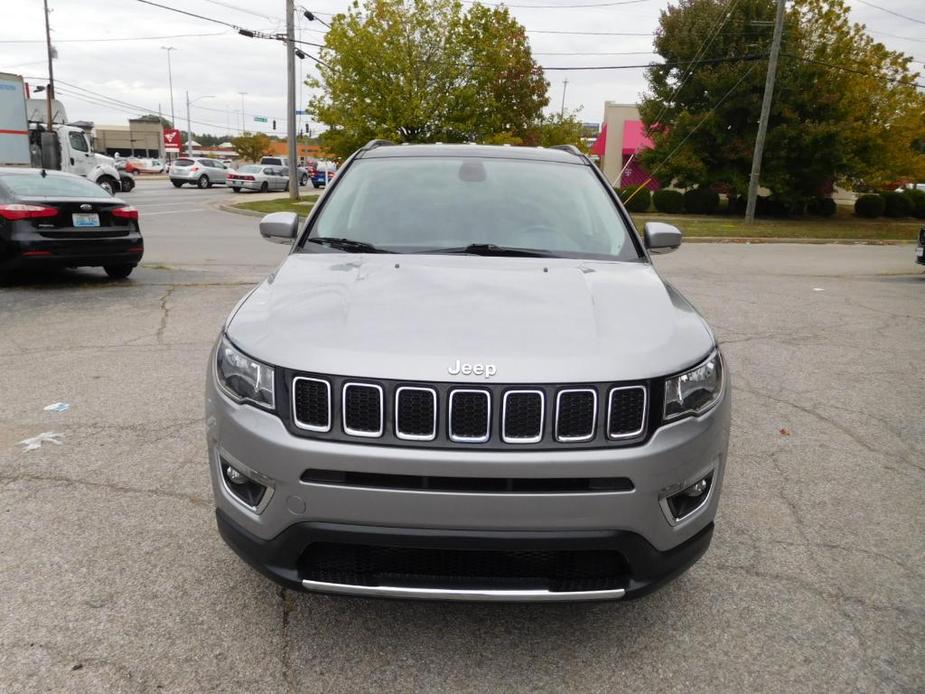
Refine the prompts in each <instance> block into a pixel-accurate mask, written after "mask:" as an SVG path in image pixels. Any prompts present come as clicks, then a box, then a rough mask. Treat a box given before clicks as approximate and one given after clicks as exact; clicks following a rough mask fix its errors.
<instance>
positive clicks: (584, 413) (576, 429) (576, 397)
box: [556, 388, 597, 442]
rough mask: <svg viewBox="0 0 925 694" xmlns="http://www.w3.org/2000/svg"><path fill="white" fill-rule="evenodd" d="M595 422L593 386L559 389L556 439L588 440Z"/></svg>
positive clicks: (570, 440)
mask: <svg viewBox="0 0 925 694" xmlns="http://www.w3.org/2000/svg"><path fill="white" fill-rule="evenodd" d="M596 423H597V391H596V390H594V389H593V388H580V389H570V390H560V391H559V393H558V395H556V440H557V441H566V442H573V441H588V440H590V439H591V438H593V437H594V429H595V424H596Z"/></svg>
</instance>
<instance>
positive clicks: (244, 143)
mask: <svg viewBox="0 0 925 694" xmlns="http://www.w3.org/2000/svg"><path fill="white" fill-rule="evenodd" d="M231 143H232V144H233V145H234V149H235V151H236V152H237V153H238V157H239V158H241V159H243V160H244V161H253V162H256V161H260V157H264V156H266V155H267V154H269V153H270V138H269V137H267V136H266V135H264V134H263V133H244V134H243V135H240V136H238V137H236V138H234V139H232V141H231Z"/></svg>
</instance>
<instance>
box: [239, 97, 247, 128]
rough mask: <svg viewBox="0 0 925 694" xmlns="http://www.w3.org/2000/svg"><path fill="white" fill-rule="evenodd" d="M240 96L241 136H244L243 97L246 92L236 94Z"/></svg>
mask: <svg viewBox="0 0 925 694" xmlns="http://www.w3.org/2000/svg"><path fill="white" fill-rule="evenodd" d="M238 94H240V95H241V134H242V135H243V134H244V97H245V96H247V92H238Z"/></svg>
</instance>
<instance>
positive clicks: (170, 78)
mask: <svg viewBox="0 0 925 694" xmlns="http://www.w3.org/2000/svg"><path fill="white" fill-rule="evenodd" d="M161 50H163V51H167V84H169V85H170V122H171V124H172V125H173V127H175V128H176V127H177V114H176V113H174V110H173V67H172V66H171V64H170V51H175V50H177V49H176V48H174V47H173V46H161Z"/></svg>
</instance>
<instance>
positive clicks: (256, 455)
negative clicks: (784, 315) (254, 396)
mask: <svg viewBox="0 0 925 694" xmlns="http://www.w3.org/2000/svg"><path fill="white" fill-rule="evenodd" d="M729 392H730V385H729V381H728V379H727V383H726V390H725V393H724V395H723V397H722V399H721V400H720V402H719V403H718V404H717V405H716V406H715V407H714V408H713V409H711V410H710V411H709V412H707V413H705V414H704V415H702V416H701V417H691V418H687V419H684V420H681V421H678V422H674V423H672V424H669V425H665V426H663V427H661V428H660V429H659V430H658V431H656V432H655V433H653V434H652V436H651V437H650V438H649V439H648V441H647V442H645V443H644V444H642V445H639V446H632V447H626V448H600V449H582V450H564V451H562V452H559V451H548V450H547V451H535V452H529V451H516V452H509V451H478V450H433V449H424V448H399V447H385V446H375V445H363V444H351V443H342V442H332V441H320V440H313V439H306V438H300V437H295V436H292V435H291V434H290V433H289V432H288V431H287V430H286V427H285V426H284V425H283V422H282V421H281V420H280V419H279V418H278V417H277V416H276V415H275V414H271V413H268V412H265V411H262V410H260V409H258V408H256V407H252V406H248V405H239V404H236V403H234V402H233V401H231V400H230V399H228V398H227V397H226V396H225V395H224V394H223V393H222V392H221V391H219V390H218V389H217V388H216V385H215V381H214V373H213V372H212V370H211V369H210V375H209V378H208V381H207V388H206V422H207V439H208V447H209V459H210V463H211V464H210V470H211V475H212V482H213V494H214V497H215V504H216V507H217V517H218V524H219V529H220V532H221V534H222V536H223V537H224V538H225V540H226V542H228V544H229V545H231V547H232V548H234V550H235V551H236V552H237V553H238V554H239V555H241V556H242V557H243V558H244V559H245V560H246V561H248V562H249V563H250V564H252V565H253V566H255V567H256V568H258V569H259V570H260V571H261V572H263V573H264V574H266V575H268V576H270V577H271V578H273V579H274V580H277V581H279V582H281V583H283V584H284V585H287V586H289V587H292V588H298V587H302V588H306V589H309V590H319V591H324V592H338V593H348V594H361V595H372V596H384V597H419V598H437V599H475V600H588V599H612V598H618V597H623V596H626V597H633V596H638V595H642V594H645V593H646V592H648V591H650V590H652V589H654V588H656V587H657V586H659V585H661V584H662V583H663V582H665V581H667V580H670V579H671V578H672V577H674V576H676V575H678V574H679V573H681V572H683V571H684V570H686V569H687V568H688V567H689V566H690V565H691V564H693V563H694V562H695V561H696V560H697V559H698V558H699V557H700V556H701V555H702V554H703V552H704V551H706V549H707V547H708V546H709V543H710V538H711V535H712V528H713V518H714V516H715V514H716V508H717V505H718V502H719V495H720V489H721V486H722V479H723V471H724V467H725V461H726V449H727V445H728V432H729V419H730V407H731V401H730V397H729ZM222 458H224V459H225V460H226V461H229V462H231V463H233V464H234V465H235V466H236V467H238V468H239V469H240V470H242V471H244V472H245V473H246V474H250V475H252V476H253V478H254V479H258V480H259V481H261V482H262V483H265V484H266V485H267V486H268V489H267V492H266V494H265V496H264V498H263V499H262V500H261V502H260V503H259V504H258V506H257V507H256V509H251V508H246V507H245V506H244V505H243V504H242V503H241V502H240V501H239V500H238V499H237V498H236V497H235V496H233V495H232V493H231V492H230V491H229V489H228V488H227V486H226V483H225V480H224V477H223V474H222V472H221V462H220V460H221V459H222ZM307 468H313V469H321V470H333V471H352V472H365V473H371V472H380V473H381V472H386V471H387V472H388V473H390V474H395V475H402V474H404V475H426V476H446V477H482V478H484V477H517V478H571V477H594V478H598V477H626V478H628V479H630V480H632V487H633V488H632V490H631V491H601V492H591V493H589V492H582V493H579V492H575V493H569V492H566V493H517V494H506V493H482V492H449V491H421V490H406V489H391V488H376V487H363V486H347V485H339V484H330V483H324V484H322V483H314V482H304V481H302V479H301V478H302V474H303V472H304V471H305V470H306V469H307ZM709 474H712V483H711V486H710V489H709V492H708V494H707V495H706V498H705V500H704V502H703V503H702V505H701V506H700V507H699V508H698V509H697V510H696V511H694V512H693V513H691V514H690V515H688V516H686V517H685V518H683V519H682V520H681V521H680V522H674V521H673V519H669V517H668V511H667V510H666V505H665V504H664V503H663V500H664V499H665V497H666V495H668V494H671V493H675V492H677V491H679V490H680V489H682V488H685V487H687V486H688V485H690V484H693V483H694V482H696V481H697V480H699V479H701V478H702V477H704V476H705V475H709ZM330 542H335V543H339V544H342V545H351V544H354V545H371V546H388V547H396V546H398V547H417V548H436V549H441V548H443V549H446V548H450V549H452V548H457V549H458V548H466V549H473V548H474V549H477V550H498V549H502V550H507V549H510V550H525V551H529V550H534V549H537V548H544V549H547V550H556V549H563V550H565V549H571V550H574V549H586V550H589V551H592V550H612V551H615V552H618V553H619V554H620V555H622V556H623V557H624V558H625V560H626V565H627V571H626V580H625V582H624V583H623V585H622V586H621V588H620V589H619V590H606V591H599V590H589V591H586V592H579V593H576V592H575V591H566V592H558V593H549V592H548V591H540V592H537V591H535V590H532V591H531V590H528V591H518V590H501V591H491V590H487V591H486V590H482V589H478V590H475V591H470V590H462V589H459V590H447V589H445V588H443V587H440V588H439V589H437V590H433V589H431V588H430V587H428V586H421V585H416V586H413V589H411V590H409V587H408V586H400V585H397V584H396V585H391V586H383V585H378V586H374V585H367V586H357V585H355V584H351V583H349V582H345V583H343V584H338V583H336V582H333V583H332V582H330V581H316V580H311V579H307V576H306V575H305V573H304V571H303V570H302V568H301V565H300V559H301V558H302V556H303V554H304V553H305V552H306V551H307V549H308V548H310V547H312V546H313V545H315V543H330Z"/></svg>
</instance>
